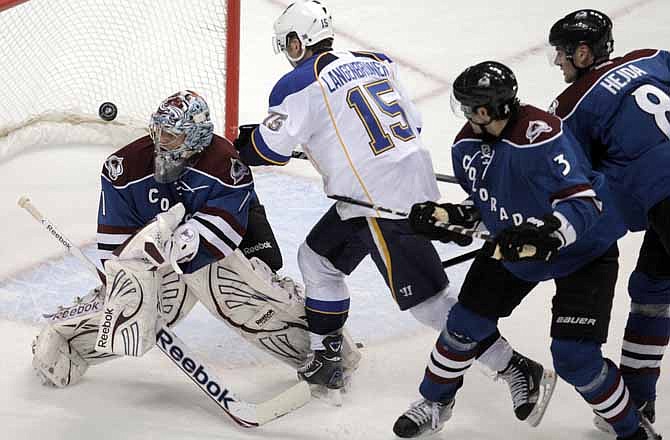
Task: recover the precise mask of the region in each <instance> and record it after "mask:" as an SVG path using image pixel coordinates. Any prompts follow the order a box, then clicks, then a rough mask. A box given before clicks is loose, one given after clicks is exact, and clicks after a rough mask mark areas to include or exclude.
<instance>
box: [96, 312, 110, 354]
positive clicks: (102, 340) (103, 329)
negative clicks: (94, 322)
mask: <svg viewBox="0 0 670 440" xmlns="http://www.w3.org/2000/svg"><path fill="white" fill-rule="evenodd" d="M112 319H114V309H110V308H107V309H105V320H104V321H103V323H102V324H100V333H99V334H98V343H97V346H98V347H99V348H106V347H107V340H108V339H109V332H110V331H111V328H112Z"/></svg>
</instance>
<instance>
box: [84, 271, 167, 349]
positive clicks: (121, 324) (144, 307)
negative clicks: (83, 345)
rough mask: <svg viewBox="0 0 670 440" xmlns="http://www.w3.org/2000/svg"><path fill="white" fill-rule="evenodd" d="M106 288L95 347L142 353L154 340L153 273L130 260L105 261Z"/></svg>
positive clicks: (155, 283) (155, 300) (155, 281)
mask: <svg viewBox="0 0 670 440" xmlns="http://www.w3.org/2000/svg"><path fill="white" fill-rule="evenodd" d="M105 271H106V273H107V289H106V293H105V304H104V307H103V312H102V317H101V318H100V320H101V323H100V328H99V330H98V337H97V340H96V343H95V349H96V350H97V351H99V352H101V353H113V354H120V355H126V356H142V355H143V354H144V353H146V352H147V351H149V349H151V348H152V347H153V346H154V345H155V343H156V322H157V320H158V279H157V276H156V272H153V271H146V270H142V269H141V268H137V267H136V266H135V265H134V264H133V262H132V261H121V260H108V261H107V262H106V263H105Z"/></svg>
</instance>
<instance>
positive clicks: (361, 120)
mask: <svg viewBox="0 0 670 440" xmlns="http://www.w3.org/2000/svg"><path fill="white" fill-rule="evenodd" d="M396 78H397V73H396V65H395V63H393V62H392V61H391V59H389V58H388V57H387V56H386V55H384V54H381V53H370V52H349V51H328V52H325V53H319V54H316V55H314V56H313V57H311V58H309V59H307V60H305V61H303V62H302V63H301V64H299V65H298V66H297V67H296V68H295V69H294V70H292V71H291V72H289V73H287V74H286V75H285V76H284V77H283V78H281V79H280V80H279V81H278V82H277V84H276V85H275V87H274V89H273V90H272V93H271V95H270V103H269V114H268V116H267V118H266V119H265V121H263V123H262V124H261V125H260V126H259V127H258V128H257V129H256V130H254V132H253V133H252V136H251V147H250V148H249V149H250V150H251V152H252V154H253V155H254V159H257V160H254V161H253V162H254V163H252V162H249V163H250V164H264V165H284V164H286V163H287V162H288V161H289V159H290V158H291V152H292V150H293V149H294V148H295V147H296V146H297V145H299V144H300V145H302V147H303V150H304V151H305V153H306V154H307V156H308V157H309V159H310V161H311V162H312V164H313V165H314V167H315V168H316V170H317V171H318V172H319V173H320V174H321V176H322V178H323V185H324V191H325V192H326V194H329V195H340V196H348V197H352V198H354V199H358V200H364V201H367V202H370V203H374V204H377V205H380V206H386V207H389V208H393V209H397V210H400V209H402V210H409V207H411V205H412V204H413V203H417V202H423V201H426V200H437V199H438V198H439V191H438V188H437V182H436V180H435V175H434V170H433V165H432V161H431V158H430V154H429V153H428V151H427V150H426V149H425V148H424V146H423V145H422V143H421V140H420V138H419V132H420V129H421V123H420V115H419V113H418V111H417V109H416V108H415V106H414V105H413V103H412V102H411V101H410V100H409V99H408V97H407V94H406V93H405V91H404V90H403V89H402V88H401V86H400V84H398V81H397V79H396ZM337 210H338V213H339V215H340V217H341V218H342V219H343V220H346V219H349V218H352V217H361V216H367V217H387V218H398V217H396V216H394V215H392V214H386V213H381V212H377V211H374V210H371V209H368V208H364V207H360V206H354V205H349V204H343V203H338V205H337Z"/></svg>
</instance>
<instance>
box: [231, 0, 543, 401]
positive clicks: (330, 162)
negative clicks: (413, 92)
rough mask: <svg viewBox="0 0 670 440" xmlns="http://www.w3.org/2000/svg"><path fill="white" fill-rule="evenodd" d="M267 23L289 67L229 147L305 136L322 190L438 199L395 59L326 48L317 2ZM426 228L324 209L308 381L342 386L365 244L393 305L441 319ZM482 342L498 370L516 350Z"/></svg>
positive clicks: (265, 152) (311, 238)
mask: <svg viewBox="0 0 670 440" xmlns="http://www.w3.org/2000/svg"><path fill="white" fill-rule="evenodd" d="M274 33H275V35H274V46H275V51H276V52H277V53H280V52H281V53H284V55H286V57H287V58H288V60H289V62H290V63H291V64H292V65H293V66H294V70H292V71H291V72H289V73H287V74H286V75H285V76H283V77H282V78H281V79H280V80H279V81H278V82H277V84H276V85H275V87H274V89H273V90H272V93H271V95H270V100H269V101H270V102H269V111H268V116H267V117H266V119H265V120H264V121H263V123H262V124H259V125H246V126H242V127H240V135H239V137H238V139H237V140H236V141H235V146H236V147H237V148H238V150H239V151H240V158H241V159H242V161H243V162H245V163H246V164H247V165H284V164H286V163H287V162H288V161H289V159H290V158H291V155H292V150H293V148H294V147H296V146H297V145H299V144H300V145H302V148H303V150H304V151H305V153H306V154H307V156H308V157H309V159H310V161H311V162H312V164H313V165H314V167H315V169H316V170H317V171H318V172H319V173H320V174H321V176H322V178H323V184H324V191H325V193H326V194H328V195H340V196H348V197H351V198H354V199H359V200H364V201H366V202H369V203H373V204H377V205H380V206H387V207H392V208H394V209H397V210H403V209H404V210H409V208H410V207H411V206H412V205H413V204H415V203H417V202H421V201H424V200H423V199H426V200H433V201H435V200H437V199H438V198H439V197H440V194H439V191H438V188H437V182H436V180H435V177H434V171H433V165H432V161H431V158H430V155H429V153H428V151H427V150H426V149H425V148H424V146H423V144H422V142H421V139H420V137H419V133H420V131H421V117H420V114H419V112H418V110H417V109H416V107H415V106H414V104H413V103H412V101H411V100H410V99H409V97H408V95H407V93H406V92H405V90H404V89H403V87H402V86H401V84H400V82H399V81H398V72H397V66H396V64H395V63H394V62H393V60H391V59H390V58H389V57H388V56H386V55H385V54H383V53H374V52H364V51H340V50H333V48H332V42H333V38H334V32H333V28H332V19H331V15H330V13H329V12H328V10H327V9H326V7H325V6H324V5H323V4H322V3H321V2H318V1H299V2H296V3H293V4H291V5H290V6H288V7H287V8H286V10H285V11H284V12H283V13H282V15H281V16H280V17H279V18H278V19H277V20H276V22H275V24H274ZM466 220H468V219H464V221H466ZM470 221H472V219H470ZM430 238H431V237H426V236H420V235H417V234H415V233H414V232H413V231H412V229H411V227H410V224H409V221H408V220H407V219H406V218H404V217H398V216H395V215H392V214H387V213H384V212H380V211H376V210H373V209H368V208H364V207H360V206H354V205H349V204H345V203H337V204H335V205H334V206H333V207H331V209H330V210H329V211H328V212H326V214H325V215H324V216H323V217H322V218H321V219H320V220H319V222H318V223H317V224H316V225H315V226H314V228H313V229H312V230H311V232H310V233H309V234H308V236H307V238H306V240H305V242H304V243H303V244H302V245H301V247H300V250H299V254H298V263H299V266H300V270H301V272H302V276H303V279H304V281H305V293H306V299H305V308H306V311H307V321H308V323H309V331H310V339H311V347H312V349H313V350H314V356H313V357H312V358H311V359H310V362H308V363H306V364H305V365H304V367H303V368H302V369H301V374H302V376H303V377H304V378H305V379H306V380H307V381H308V382H310V383H312V384H317V385H324V386H326V387H329V388H335V389H336V388H340V387H342V385H343V383H342V378H341V377H342V374H341V373H342V371H341V365H340V356H339V353H338V350H339V346H340V341H341V335H340V331H341V328H342V327H343V325H344V323H345V321H346V319H347V314H348V311H349V302H350V298H349V291H348V290H347V286H346V285H345V282H344V278H345V276H346V275H349V274H350V273H351V272H352V271H353V270H354V269H355V268H356V267H357V266H358V264H359V263H360V262H361V260H362V259H363V258H364V257H365V256H366V255H370V256H371V257H372V260H373V261H374V263H375V264H376V266H377V268H378V270H379V272H380V273H381V275H382V276H383V277H384V280H385V282H386V284H387V286H388V288H389V290H390V293H391V295H392V297H393V299H394V300H395V301H396V303H397V304H398V306H399V308H400V309H401V310H409V311H410V312H411V313H412V314H413V315H414V316H415V318H416V319H418V320H419V321H420V322H422V323H424V324H425V325H427V326H430V327H432V328H434V329H436V330H437V331H440V330H441V328H442V327H443V324H444V321H445V319H446V316H447V313H448V310H449V308H450V306H451V304H452V301H455V299H452V298H448V297H447V294H446V288H447V284H448V280H447V277H446V275H445V274H444V270H443V269H442V265H441V262H440V258H439V256H438V254H437V252H436V251H435V249H434V247H433V246H432V244H431V242H430ZM433 238H435V237H433ZM436 239H437V238H436ZM439 239H440V240H441V241H443V242H449V241H454V242H456V243H457V244H461V245H467V244H469V243H470V242H471V241H472V240H471V239H468V238H467V237H464V236H461V235H459V234H455V233H454V234H450V233H446V234H444V235H443V234H440V236H439ZM482 351H483V352H484V351H486V353H484V355H483V358H482V359H481V360H482V361H484V360H485V359H488V361H487V365H489V368H491V369H492V370H493V371H499V370H503V369H504V367H505V365H507V362H508V360H509V357H511V355H512V349H511V347H509V345H507V344H506V342H505V341H504V340H503V339H501V338H499V337H498V336H497V335H492V336H491V338H489V340H488V341H487V343H485V344H482ZM500 359H503V361H502V363H501V361H500ZM538 367H539V369H540V371H541V369H542V367H541V366H539V365H538ZM540 375H541V373H540ZM518 376H519V375H517V379H515V381H514V383H510V381H507V382H508V384H509V385H510V387H512V386H514V388H515V389H516V390H518V389H519V388H522V389H523V391H524V393H519V392H518V391H516V392H515V395H518V396H521V395H522V394H523V396H524V397H523V398H521V397H519V398H515V400H514V403H515V408H517V406H522V407H523V410H528V411H530V409H532V408H533V406H534V405H535V402H536V397H537V390H536V389H535V388H536V387H533V385H532V383H529V382H528V380H531V381H532V378H529V377H528V376H522V378H521V379H518ZM505 379H506V380H507V378H505ZM510 380H511V379H510Z"/></svg>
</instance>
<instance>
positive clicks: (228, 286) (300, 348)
mask: <svg viewBox="0 0 670 440" xmlns="http://www.w3.org/2000/svg"><path fill="white" fill-rule="evenodd" d="M184 279H185V280H186V284H187V286H188V287H189V290H190V291H191V292H193V294H194V295H195V296H197V297H198V299H199V300H200V301H201V302H202V303H203V305H204V306H205V307H206V308H207V309H208V310H209V311H210V312H211V313H212V314H213V315H214V316H217V317H218V318H220V319H221V320H223V321H224V322H226V323H227V324H228V325H229V326H231V327H232V328H233V329H235V331H237V332H238V333H239V334H240V335H241V336H242V337H244V338H245V339H246V340H247V341H249V342H250V343H252V344H253V345H255V346H257V347H259V348H261V349H262V350H263V351H265V352H267V353H269V354H270V355H272V356H273V357H275V358H277V359H279V360H281V361H282V362H284V363H286V364H288V365H289V366H291V367H293V368H296V367H298V366H299V365H301V364H303V363H304V362H305V361H306V360H307V357H308V356H309V354H310V353H311V350H310V347H309V333H308V332H307V320H306V318H305V305H304V298H303V289H302V286H301V285H300V284H298V283H296V282H294V281H293V280H291V279H290V278H288V277H283V278H281V277H279V276H277V275H276V274H274V273H273V272H272V270H271V269H270V268H269V267H268V266H267V265H266V264H265V263H263V262H262V261H261V260H258V259H256V258H252V259H251V260H248V259H247V258H246V257H245V256H244V255H243V254H242V253H241V252H240V251H239V250H236V251H235V253H233V254H231V255H229V256H227V257H226V258H224V259H223V260H221V261H218V262H217V263H214V264H212V265H210V266H206V267H203V268H202V269H200V270H199V271H197V272H195V273H193V274H187V275H185V276H184ZM345 341H346V342H345V345H344V348H343V355H344V356H345V359H346V361H345V362H346V363H345V365H348V366H350V367H352V368H355V365H358V360H359V359H360V353H358V349H357V348H356V346H355V344H354V343H353V342H352V341H351V338H350V337H348V335H346V336H345Z"/></svg>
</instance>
